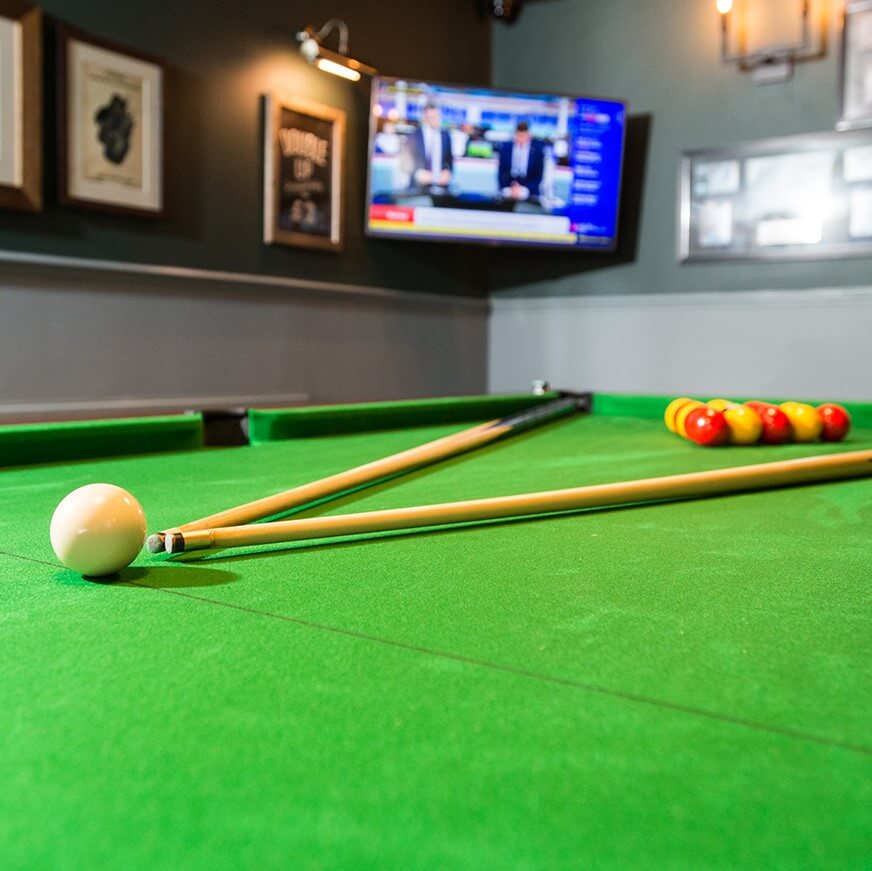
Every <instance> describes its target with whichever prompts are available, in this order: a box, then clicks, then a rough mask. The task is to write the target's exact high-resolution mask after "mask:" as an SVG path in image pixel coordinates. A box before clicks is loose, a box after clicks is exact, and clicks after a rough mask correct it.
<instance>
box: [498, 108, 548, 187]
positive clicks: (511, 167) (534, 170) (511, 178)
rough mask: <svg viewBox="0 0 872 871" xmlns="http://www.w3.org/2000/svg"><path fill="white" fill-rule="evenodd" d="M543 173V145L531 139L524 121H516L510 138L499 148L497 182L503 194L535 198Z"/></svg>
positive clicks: (528, 126)
mask: <svg viewBox="0 0 872 871" xmlns="http://www.w3.org/2000/svg"><path fill="white" fill-rule="evenodd" d="M544 172H545V146H544V145H543V144H542V143H541V142H540V141H539V140H538V139H534V138H533V136H532V134H531V133H530V125H529V124H528V123H527V122H526V121H519V122H518V125H517V127H515V135H514V137H513V138H512V141H511V142H506V143H505V144H504V145H503V147H502V148H501V149H500V169H499V183H500V190H501V191H502V194H503V196H504V197H510V198H511V199H513V200H528V199H530V198H531V197H538V196H539V186H540V185H541V184H542V175H543V174H544Z"/></svg>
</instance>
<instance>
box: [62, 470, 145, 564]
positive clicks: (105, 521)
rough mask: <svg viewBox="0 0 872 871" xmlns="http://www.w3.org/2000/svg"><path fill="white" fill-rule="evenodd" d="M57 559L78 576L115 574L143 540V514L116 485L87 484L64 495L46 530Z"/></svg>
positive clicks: (137, 550) (135, 552)
mask: <svg viewBox="0 0 872 871" xmlns="http://www.w3.org/2000/svg"><path fill="white" fill-rule="evenodd" d="M49 536H50V538H51V546H52V547H53V548H54V552H55V553H56V554H57V557H58V559H59V560H60V561H61V562H62V563H63V564H64V565H65V566H66V567H67V568H68V569H72V570H73V571H74V572H78V573H79V574H80V575H86V576H90V577H100V576H102V575H114V574H115V573H116V572H120V571H121V569H124V568H127V566H129V565H130V563H132V562H133V560H134V559H135V558H136V555H137V554H138V553H139V551H140V550H141V549H142V545H143V543H144V541H145V513H144V512H143V510H142V506H141V505H140V504H139V502H137V501H136V499H135V498H134V497H133V496H131V495H130V493H128V492H127V491H126V490H122V489H121V487H116V486H115V485H114V484H86V485H85V486H84V487H79V489H78V490H73V492H72V493H70V494H69V495H68V496H65V497H64V498H63V499H62V500H61V503H60V505H58V507H57V508H56V509H55V513H54V514H53V515H52V518H51V527H50V529H49Z"/></svg>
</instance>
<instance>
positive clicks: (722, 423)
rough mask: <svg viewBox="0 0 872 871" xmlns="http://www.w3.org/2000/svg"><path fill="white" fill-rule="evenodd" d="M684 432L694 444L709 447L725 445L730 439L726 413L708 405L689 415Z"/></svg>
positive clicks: (696, 409)
mask: <svg viewBox="0 0 872 871" xmlns="http://www.w3.org/2000/svg"><path fill="white" fill-rule="evenodd" d="M684 431H685V432H686V433H687V437H688V438H689V439H690V440H691V441H692V442H696V443H697V444H698V445H706V446H708V447H715V446H718V445H725V444H726V443H727V439H728V438H729V437H730V428H729V427H728V426H727V419H726V417H724V413H723V412H722V411H718V410H717V409H714V408H709V407H708V406H707V405H703V406H702V407H700V408H695V409H694V410H693V411H691V413H690V414H688V415H687V418H686V420H685V421H684Z"/></svg>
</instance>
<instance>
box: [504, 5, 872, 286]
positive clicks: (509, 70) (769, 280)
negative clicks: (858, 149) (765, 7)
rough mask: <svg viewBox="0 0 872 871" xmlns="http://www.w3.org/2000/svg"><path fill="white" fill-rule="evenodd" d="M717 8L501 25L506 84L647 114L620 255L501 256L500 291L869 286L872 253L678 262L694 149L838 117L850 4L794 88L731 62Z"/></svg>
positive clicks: (564, 10)
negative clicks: (844, 23) (616, 101)
mask: <svg viewBox="0 0 872 871" xmlns="http://www.w3.org/2000/svg"><path fill="white" fill-rule="evenodd" d="M714 5H715V4H714V2H713V0H548V2H537V3H527V4H525V6H524V8H523V10H522V13H521V16H520V18H519V20H518V22H517V23H516V24H515V25H514V26H512V27H504V26H500V25H496V26H495V27H494V31H493V33H494V42H493V76H494V85H496V86H499V87H507V88H511V87H519V88H529V89H533V90H554V91H557V92H568V93H580V94H592V95H602V96H612V97H621V98H624V99H626V100H628V102H629V107H630V113H631V114H632V115H634V116H637V117H636V120H635V122H634V124H635V129H632V130H631V134H632V137H631V143H630V144H631V154H630V163H629V166H628V171H629V181H630V185H629V188H628V191H627V193H628V196H627V197H626V198H625V202H624V206H625V209H626V211H625V214H624V215H623V216H622V218H623V224H624V226H623V227H622V230H623V239H622V241H621V250H620V251H619V253H618V254H617V255H616V256H611V257H605V258H597V257H594V256H592V255H591V256H586V255H577V254H572V253H562V252H560V253H554V254H547V255H538V256H536V257H535V258H534V257H532V256H530V255H527V254H519V253H517V252H511V251H506V252H504V253H501V255H500V256H499V257H498V258H497V257H495V258H494V264H493V270H492V275H491V278H492V287H493V288H494V289H495V290H502V291H504V292H505V293H515V294H518V295H525V296H527V295H530V294H534V293H536V294H540V293H545V294H552V295H553V294H567V295H577V294H625V293H666V292H697V291H706V290H734V289H743V288H744V289H757V288H773V289H778V288H814V287H850V286H855V285H862V284H867V283H869V274H870V261H869V259H867V258H859V259H848V260H822V261H817V262H805V263H797V262H795V263H768V264H705V265H692V266H690V265H684V266H683V265H679V264H678V263H677V262H676V256H675V247H676V246H675V237H676V230H675V226H676V178H677V167H678V160H679V156H680V153H681V151H682V150H685V149H691V148H703V147H709V146H718V145H723V144H726V143H730V142H737V141H742V140H748V139H760V138H765V137H770V136H782V135H788V134H794V133H803V132H811V131H817V130H832V129H833V128H834V126H835V120H836V116H837V111H838V93H839V88H838V80H839V63H838V56H839V47H838V38H839V36H838V33H839V27H840V23H841V22H840V21H837V20H836V13H837V6H838V5H839V4H836V3H829V2H821V3H817V4H815V5H816V6H817V7H818V8H823V9H825V10H826V11H828V13H829V16H830V20H829V27H828V42H829V44H828V52H827V56H826V58H825V59H824V60H816V61H810V62H807V63H804V64H801V65H799V66H798V67H797V69H796V74H795V77H794V78H793V80H792V81H790V82H788V83H785V84H774V85H757V84H755V83H754V82H753V81H752V80H751V77H750V76H749V75H747V74H741V73H739V72H738V71H737V70H736V69H735V67H733V66H726V65H723V64H721V62H720V59H719V27H718V18H717V13H716V12H715V8H714ZM784 5H785V7H786V8H792V7H791V6H790V5H789V4H784ZM795 5H796V7H797V8H798V6H799V4H795ZM639 116H641V117H639ZM646 138H647V140H648V141H647V149H646V147H645V146H646V142H645V140H646ZM646 152H647V153H646ZM637 231H638V232H637Z"/></svg>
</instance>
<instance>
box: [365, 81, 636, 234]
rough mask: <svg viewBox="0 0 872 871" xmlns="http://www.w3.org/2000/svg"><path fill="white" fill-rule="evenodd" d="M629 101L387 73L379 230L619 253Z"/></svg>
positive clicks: (378, 130)
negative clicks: (423, 79) (466, 84)
mask: <svg viewBox="0 0 872 871" xmlns="http://www.w3.org/2000/svg"><path fill="white" fill-rule="evenodd" d="M625 113H626V105H625V103H624V102H622V101H620V100H604V99H598V98H592V97H567V96H559V95H554V94H525V93H520V92H516V91H495V90H489V89H485V88H472V87H463V86H460V85H446V84H439V83H434V82H415V81H405V80H403V79H396V78H386V77H378V78H376V79H375V80H374V81H373V87H372V105H371V112H370V141H369V172H368V181H367V200H366V231H367V234H368V235H370V236H379V237H391V238H397V239H429V240H446V241H453V242H479V243H488V244H498V245H523V246H531V247H549V248H569V249H576V250H591V249H594V250H601V251H612V250H614V248H615V245H616V243H617V222H618V202H619V198H620V187H621V167H622V162H623V155H624V128H625Z"/></svg>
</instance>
